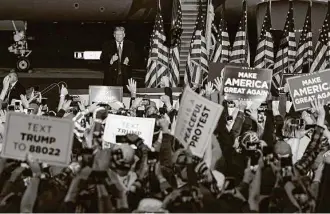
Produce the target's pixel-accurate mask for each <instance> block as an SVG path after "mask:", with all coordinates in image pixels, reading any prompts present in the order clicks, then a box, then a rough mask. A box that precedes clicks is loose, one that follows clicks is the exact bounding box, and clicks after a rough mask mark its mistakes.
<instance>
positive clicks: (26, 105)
mask: <svg viewBox="0 0 330 214" xmlns="http://www.w3.org/2000/svg"><path fill="white" fill-rule="evenodd" d="M20 97H21V101H22V105H23V106H24V108H29V106H30V103H29V101H28V100H27V98H26V95H23V94H21V96H20Z"/></svg>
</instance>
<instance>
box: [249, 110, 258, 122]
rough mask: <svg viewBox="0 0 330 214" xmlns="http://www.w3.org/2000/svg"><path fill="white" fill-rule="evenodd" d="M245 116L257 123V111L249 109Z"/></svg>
mask: <svg viewBox="0 0 330 214" xmlns="http://www.w3.org/2000/svg"><path fill="white" fill-rule="evenodd" d="M246 114H247V115H248V116H249V117H250V118H251V119H252V120H253V121H255V122H257V121H258V110H257V109H249V110H248V111H247V112H246Z"/></svg>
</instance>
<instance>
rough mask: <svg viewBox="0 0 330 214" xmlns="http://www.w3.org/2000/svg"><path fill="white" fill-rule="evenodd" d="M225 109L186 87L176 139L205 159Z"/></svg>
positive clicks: (177, 124) (181, 103) (178, 118)
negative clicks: (206, 151)
mask: <svg viewBox="0 0 330 214" xmlns="http://www.w3.org/2000/svg"><path fill="white" fill-rule="evenodd" d="M222 110H223V107H222V106H221V105H218V104H216V103H214V102H212V101H209V100H207V99H205V98H204V97H202V96H200V95H198V94H196V93H195V92H194V91H193V90H192V89H190V88H189V87H186V88H185V90H184V92H183V96H182V99H181V102H180V109H179V114H178V117H177V120H176V127H175V134H174V135H175V137H176V138H177V139H178V140H179V141H180V142H181V143H182V144H183V145H184V146H185V147H186V148H188V147H189V148H190V149H191V151H192V153H193V154H194V155H196V156H198V157H203V155H204V153H205V150H206V148H207V145H208V143H209V140H210V138H211V136H212V134H213V131H214V129H215V127H216V126H217V124H218V120H219V118H220V115H221V113H222Z"/></svg>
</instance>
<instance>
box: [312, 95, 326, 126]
mask: <svg viewBox="0 0 330 214" xmlns="http://www.w3.org/2000/svg"><path fill="white" fill-rule="evenodd" d="M311 105H312V108H313V111H315V113H316V114H317V115H318V117H317V121H316V124H317V125H319V126H323V125H324V119H325V110H324V101H323V100H322V101H320V100H314V101H312V102H311Z"/></svg>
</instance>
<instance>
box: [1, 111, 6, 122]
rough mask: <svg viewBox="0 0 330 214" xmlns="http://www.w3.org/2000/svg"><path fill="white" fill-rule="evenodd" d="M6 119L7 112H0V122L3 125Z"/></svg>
mask: <svg viewBox="0 0 330 214" xmlns="http://www.w3.org/2000/svg"><path fill="white" fill-rule="evenodd" d="M6 118H7V111H6V110H0V122H2V123H5V122H6Z"/></svg>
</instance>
